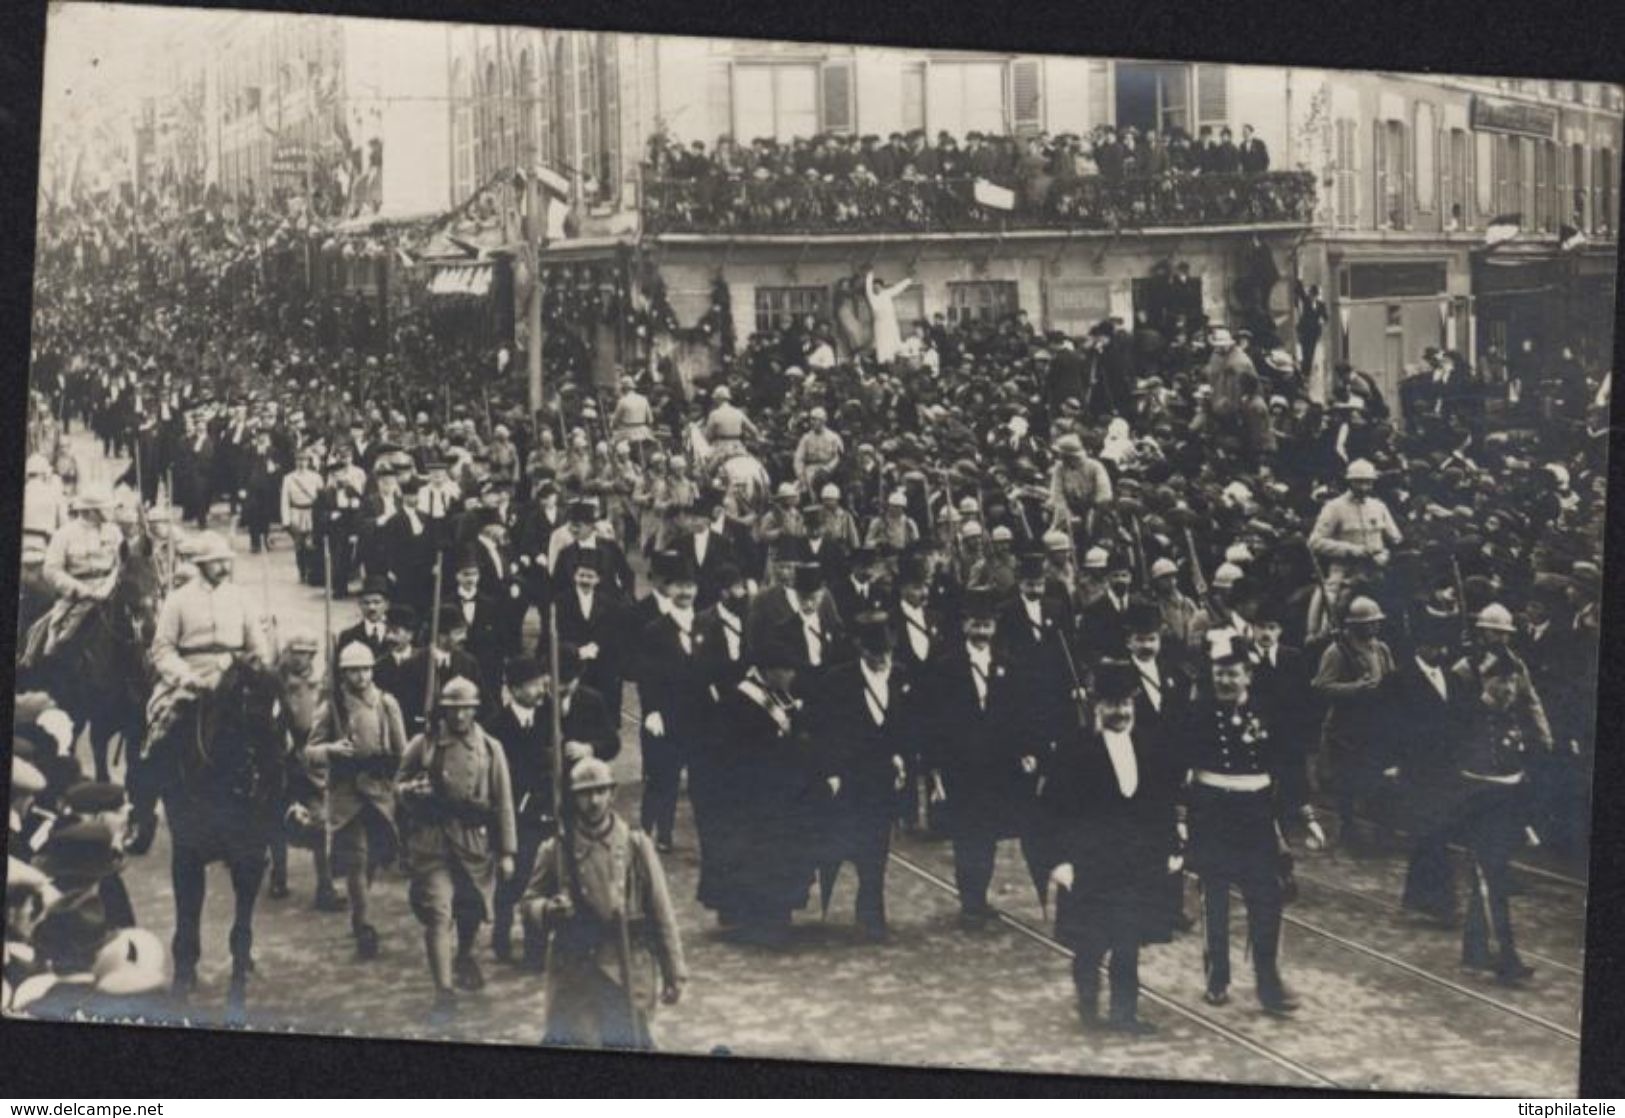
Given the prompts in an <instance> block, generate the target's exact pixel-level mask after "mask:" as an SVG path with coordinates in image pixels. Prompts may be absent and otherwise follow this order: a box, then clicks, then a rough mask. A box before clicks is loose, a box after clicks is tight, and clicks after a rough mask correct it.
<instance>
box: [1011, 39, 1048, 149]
mask: <svg viewBox="0 0 1625 1118" xmlns="http://www.w3.org/2000/svg"><path fill="white" fill-rule="evenodd" d="M1043 78H1044V72H1043V69H1042V63H1041V62H1040V61H1039V60H1038V59H1036V58H1018V59H1016V60H1015V61H1014V62H1012V63H1010V124H1011V130H1012V131H1013V132H1015V134H1016V135H1018V136H1030V135H1032V134H1034V133H1035V132H1038V131H1039V130H1040V129H1042V128H1043V127H1044V96H1043V90H1042V85H1043Z"/></svg>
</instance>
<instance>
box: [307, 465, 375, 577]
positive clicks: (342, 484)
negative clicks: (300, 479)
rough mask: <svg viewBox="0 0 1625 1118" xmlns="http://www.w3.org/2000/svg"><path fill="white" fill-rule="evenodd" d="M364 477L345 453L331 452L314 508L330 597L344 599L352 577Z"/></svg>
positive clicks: (364, 484) (365, 479)
mask: <svg viewBox="0 0 1625 1118" xmlns="http://www.w3.org/2000/svg"><path fill="white" fill-rule="evenodd" d="M366 487H367V475H366V474H365V473H363V472H362V471H361V470H360V468H359V467H357V466H354V465H352V464H351V462H350V457H349V452H348V450H345V449H342V448H341V449H338V450H335V452H334V454H333V457H331V458H329V459H328V460H327V479H326V482H325V483H324V484H323V486H322V491H321V492H320V493H319V494H317V496H316V504H315V507H314V513H315V520H316V530H317V532H318V534H319V536H320V540H319V543H320V545H321V546H322V547H323V548H324V549H325V553H326V555H327V558H328V561H329V562H330V563H331V565H332V567H331V571H330V573H329V577H330V578H331V579H332V582H333V597H335V598H347V597H349V594H350V582H351V580H352V579H353V578H354V575H355V566H356V541H357V539H358V537H359V534H360V531H361V502H362V495H363V494H364V493H365V491H366Z"/></svg>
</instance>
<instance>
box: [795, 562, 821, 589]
mask: <svg viewBox="0 0 1625 1118" xmlns="http://www.w3.org/2000/svg"><path fill="white" fill-rule="evenodd" d="M823 585H824V571H823V568H822V567H820V566H819V565H818V564H817V563H797V564H796V576H795V591H796V593H797V594H811V593H813V592H815V591H816V590H818V589H819V588H820V587H822V586H823Z"/></svg>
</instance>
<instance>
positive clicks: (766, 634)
mask: <svg viewBox="0 0 1625 1118" xmlns="http://www.w3.org/2000/svg"><path fill="white" fill-rule="evenodd" d="M804 548H805V545H801V546H792V547H789V548H786V549H785V550H784V552H783V554H775V556H774V559H773V564H772V567H771V574H772V577H773V581H772V585H770V586H768V587H766V588H764V589H763V590H762V591H761V592H760V593H758V594H757V595H756V596H755V597H754V598H752V599H751V604H750V615H749V616H748V617H747V618H746V619H745V646H746V648H747V649H755V648H760V647H763V646H765V645H766V644H767V643H768V641H769V640H770V639H771V638H772V637H773V635H774V634H775V633H776V632H778V631H779V630H780V629H781V628H782V627H783V626H784V625H785V623H786V622H787V621H788V620H789V619H791V618H794V617H798V616H800V615H801V612H802V610H801V592H800V590H799V588H798V587H799V586H808V587H811V586H813V585H815V584H816V585H818V586H822V584H823V583H822V574H823V568H822V565H821V564H818V563H816V562H802V561H801V560H802V558H803V557H804V556H805V555H806V551H805V549H804ZM803 568H811V570H810V571H809V570H804V569H803ZM817 609H818V617H819V621H820V623H821V625H822V626H823V627H825V628H828V629H830V630H831V631H833V630H834V628H835V627H836V626H837V625H838V624H839V621H840V618H839V614H838V613H837V612H836V609H835V603H834V602H833V601H832V600H831V599H830V596H829V595H828V594H821V595H819V601H818V607H817Z"/></svg>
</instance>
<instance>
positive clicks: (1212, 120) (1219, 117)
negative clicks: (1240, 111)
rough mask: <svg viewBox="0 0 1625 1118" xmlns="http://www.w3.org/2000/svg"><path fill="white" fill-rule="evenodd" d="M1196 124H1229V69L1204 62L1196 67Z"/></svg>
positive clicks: (1222, 65) (1217, 64)
mask: <svg viewBox="0 0 1625 1118" xmlns="http://www.w3.org/2000/svg"><path fill="white" fill-rule="evenodd" d="M1196 123H1197V126H1198V127H1200V126H1201V125H1204V124H1211V125H1214V126H1215V127H1218V126H1220V125H1224V124H1228V123H1230V67H1228V66H1226V65H1224V64H1223V63H1212V62H1204V63H1202V64H1201V65H1199V66H1197V67H1196Z"/></svg>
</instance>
